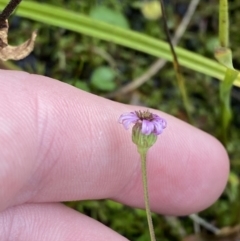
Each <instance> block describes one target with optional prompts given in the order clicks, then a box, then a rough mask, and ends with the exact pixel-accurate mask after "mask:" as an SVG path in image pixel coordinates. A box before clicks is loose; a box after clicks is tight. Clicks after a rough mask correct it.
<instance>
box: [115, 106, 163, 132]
mask: <svg viewBox="0 0 240 241" xmlns="http://www.w3.org/2000/svg"><path fill="white" fill-rule="evenodd" d="M118 121H119V123H121V124H123V126H124V127H125V129H128V128H129V126H130V125H131V124H134V125H137V126H138V127H139V128H140V129H141V133H142V134H144V135H150V134H154V135H159V134H161V133H162V132H163V129H165V128H166V127H167V122H166V120H165V119H163V118H161V117H159V116H158V115H156V114H152V113H151V112H149V111H148V110H147V111H134V112H130V113H125V114H122V115H121V116H120V117H119V120H118Z"/></svg>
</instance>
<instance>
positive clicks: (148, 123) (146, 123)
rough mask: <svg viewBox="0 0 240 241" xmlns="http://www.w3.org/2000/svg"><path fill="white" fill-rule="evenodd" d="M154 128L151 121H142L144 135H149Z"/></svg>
mask: <svg viewBox="0 0 240 241" xmlns="http://www.w3.org/2000/svg"><path fill="white" fill-rule="evenodd" d="M153 130H154V124H153V123H152V122H151V121H148V120H143V121H142V130H141V131H142V133H143V134H144V135H147V136H148V135H150V134H151V133H152V132H153Z"/></svg>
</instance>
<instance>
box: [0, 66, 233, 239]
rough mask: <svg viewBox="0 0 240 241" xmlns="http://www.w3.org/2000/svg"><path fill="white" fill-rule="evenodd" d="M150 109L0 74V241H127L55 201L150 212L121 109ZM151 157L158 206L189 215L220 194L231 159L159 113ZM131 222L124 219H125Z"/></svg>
mask: <svg viewBox="0 0 240 241" xmlns="http://www.w3.org/2000/svg"><path fill="white" fill-rule="evenodd" d="M139 109H142V110H144V109H145V108H140V107H136V106H129V105H124V104H120V103H116V102H113V101H109V100H106V99H104V98H101V97H97V96H95V95H92V94H89V93H86V92H83V91H81V90H78V89H76V88H74V87H72V86H70V85H68V84H65V83H61V82H59V81H56V80H52V79H50V78H46V77H43V76H37V75H29V74H27V73H23V72H16V71H4V70H1V71H0V110H1V112H0V146H1V152H0V185H1V188H0V211H1V213H0V240H14V241H18V240H24V241H28V240H34V241H36V240H37V241H38V240H39V241H43V240H44V241H47V240H54V241H60V240H68V241H71V240H73V241H76V240H81V241H94V240H98V241H103V240H104V241H106V240H114V241H121V240H126V239H125V238H124V237H122V236H120V235H119V234H117V233H115V232H114V231H112V230H110V229H109V228H107V227H105V226H104V225H102V224H101V223H98V222H97V221H95V220H93V219H91V218H89V217H87V216H85V215H83V214H80V213H78V212H76V211H74V210H72V209H70V208H68V207H65V206H64V205H62V204H58V202H62V201H70V200H84V199H104V198H109V199H113V200H116V201H118V202H121V203H123V204H126V205H129V206H132V207H139V208H144V199H143V189H142V178H141V163H140V159H139V155H138V153H137V150H136V146H135V145H134V144H133V143H132V142H131V133H130V131H128V132H127V131H125V130H124V129H123V128H122V126H121V125H119V124H118V123H117V120H118V118H119V116H120V115H121V114H122V113H124V112H129V111H134V110H139ZM152 112H154V113H156V114H159V115H160V116H161V117H164V118H165V119H166V120H167V122H168V127H167V129H166V130H165V131H164V133H163V134H162V135H161V136H159V138H158V140H157V142H156V144H155V145H154V146H153V147H152V148H151V150H150V151H149V155H148V180H149V181H148V182H149V195H150V202H151V209H152V211H155V212H157V213H161V214H169V215H187V214H190V213H193V212H197V211H200V210H202V209H204V208H206V207H208V206H209V205H211V204H212V203H213V202H214V201H215V200H216V199H217V198H218V197H219V195H220V194H221V193H222V191H223V189H224V187H225V184H226V180H227V176H228V171H229V163H228V156H227V154H226V151H225V149H224V148H223V147H222V145H221V144H220V143H219V142H218V141H217V140H216V139H214V138H213V137H212V136H210V135H208V134H206V133H204V132H202V131H201V130H198V129H196V128H194V127H192V126H190V125H188V124H187V123H184V122H182V121H180V120H178V119H176V118H174V117H172V116H169V115H167V114H165V113H161V112H159V111H152ZM123 221H124V220H123Z"/></svg>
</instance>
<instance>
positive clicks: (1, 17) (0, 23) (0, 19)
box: [0, 0, 22, 29]
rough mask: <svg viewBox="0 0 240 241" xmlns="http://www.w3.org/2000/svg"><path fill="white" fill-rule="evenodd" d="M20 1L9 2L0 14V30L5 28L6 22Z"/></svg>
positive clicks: (12, 0)
mask: <svg viewBox="0 0 240 241" xmlns="http://www.w3.org/2000/svg"><path fill="white" fill-rule="evenodd" d="M21 1H22V0H11V1H10V2H9V3H8V5H7V6H6V7H5V8H4V9H3V11H2V12H1V14H0V29H1V28H6V20H7V19H8V18H9V16H10V15H11V14H12V12H13V11H14V10H15V8H16V7H17V5H18V4H19V3H20V2H21Z"/></svg>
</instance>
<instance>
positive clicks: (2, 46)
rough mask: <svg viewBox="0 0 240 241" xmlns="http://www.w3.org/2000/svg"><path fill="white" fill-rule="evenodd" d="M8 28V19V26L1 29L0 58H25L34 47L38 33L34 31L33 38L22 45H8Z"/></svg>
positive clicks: (4, 59)
mask: <svg viewBox="0 0 240 241" xmlns="http://www.w3.org/2000/svg"><path fill="white" fill-rule="evenodd" d="M8 29H9V26H8V21H7V20H6V27H4V28H2V29H0V60H3V61H6V60H9V59H12V60H19V59H23V58H25V57H26V56H28V55H29V54H30V53H31V52H32V50H33V48H34V42H35V39H36V37H37V33H36V32H33V33H32V36H31V38H30V39H28V40H27V41H26V42H24V43H22V44H20V45H18V46H11V45H8Z"/></svg>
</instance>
